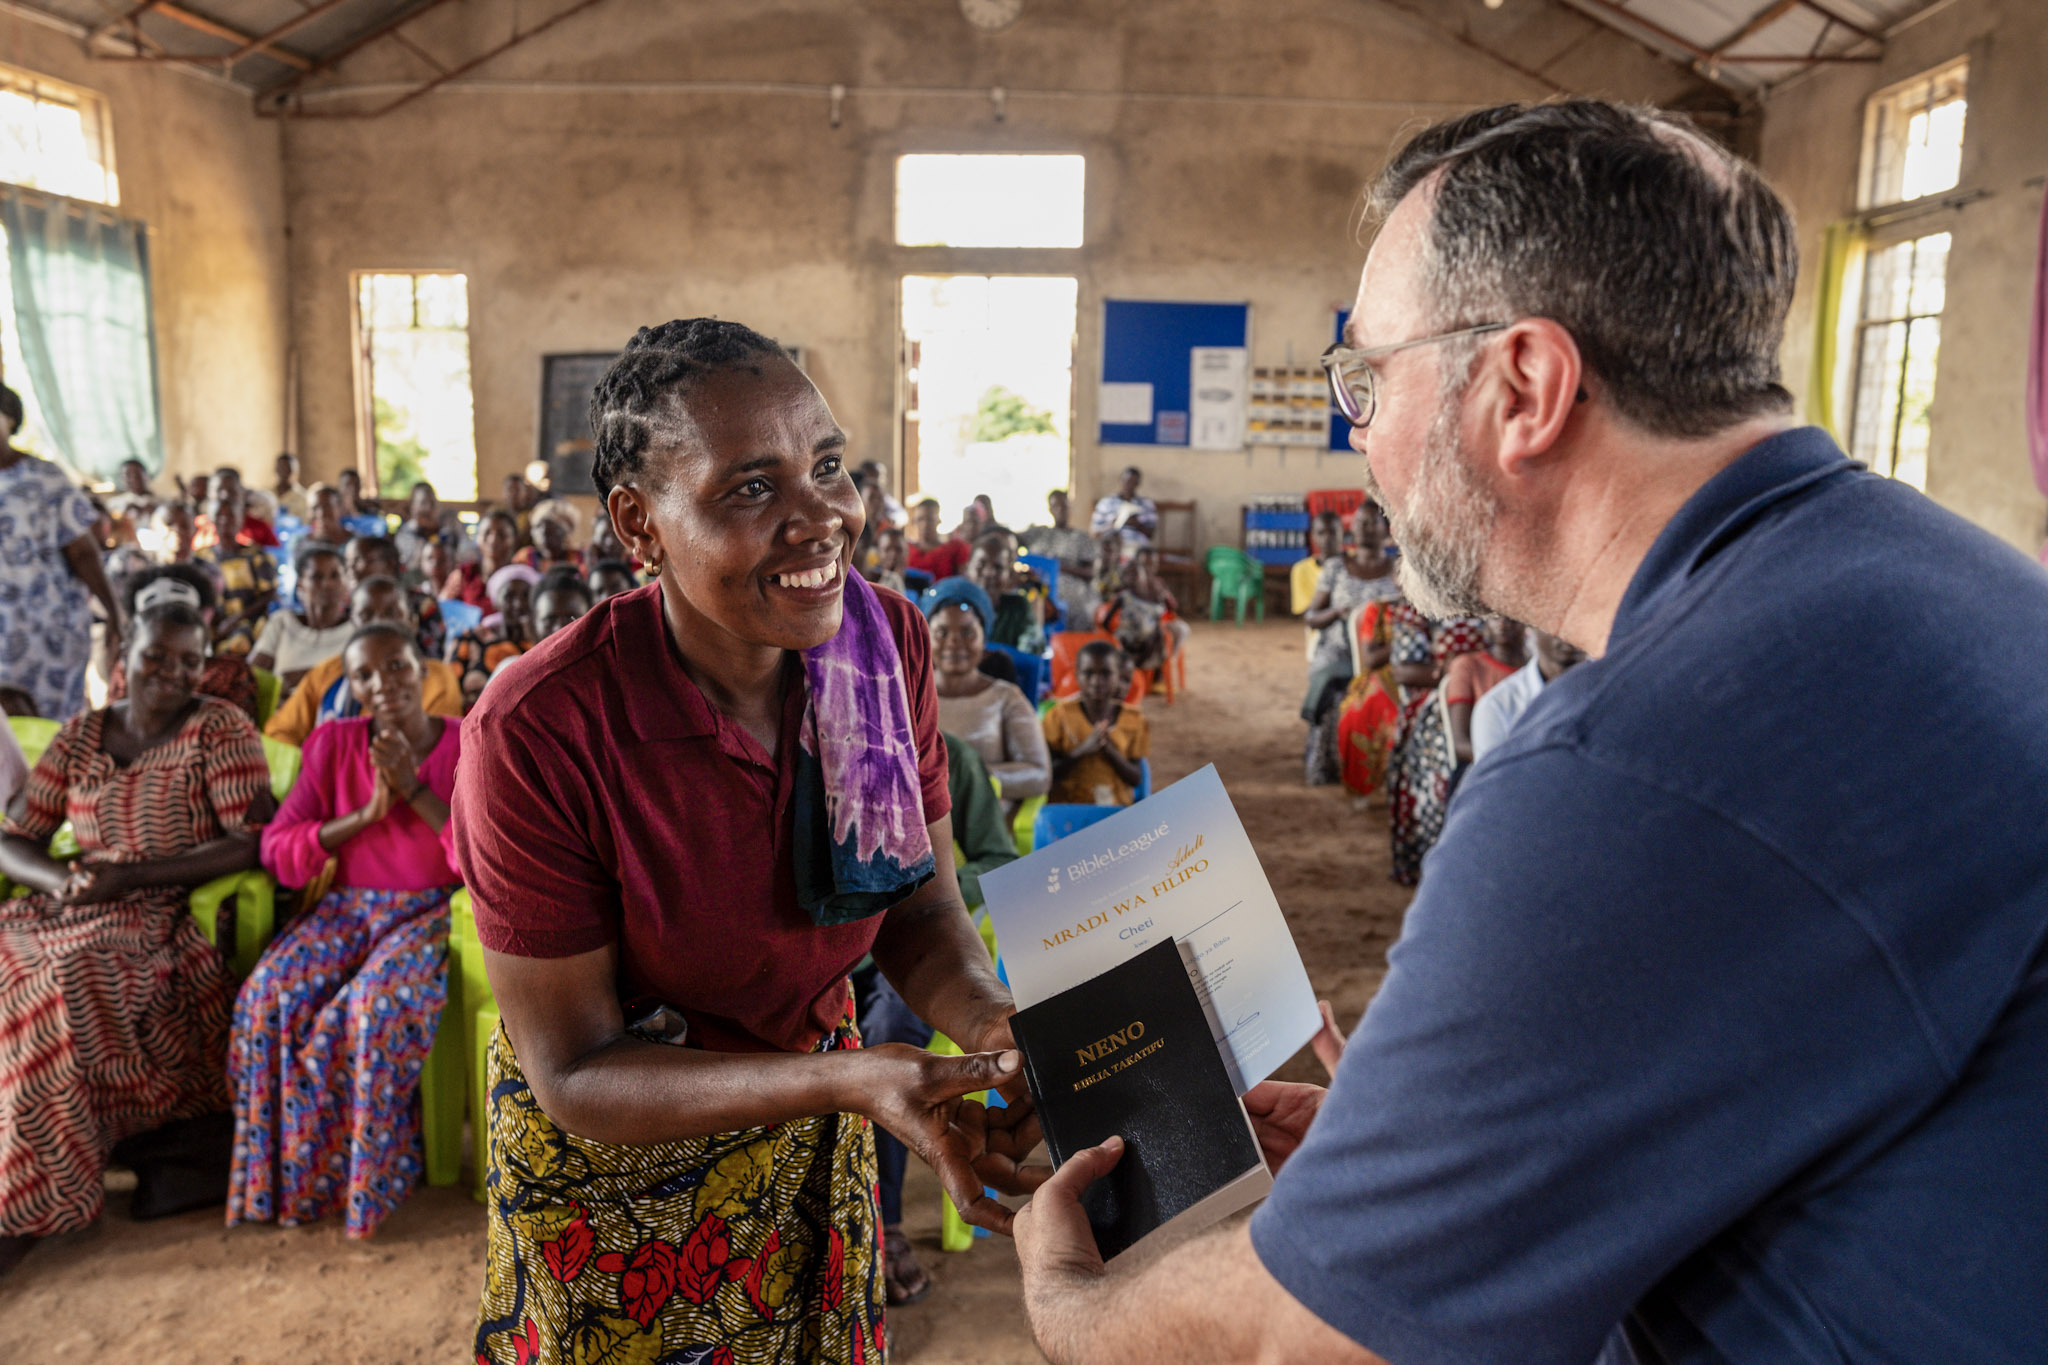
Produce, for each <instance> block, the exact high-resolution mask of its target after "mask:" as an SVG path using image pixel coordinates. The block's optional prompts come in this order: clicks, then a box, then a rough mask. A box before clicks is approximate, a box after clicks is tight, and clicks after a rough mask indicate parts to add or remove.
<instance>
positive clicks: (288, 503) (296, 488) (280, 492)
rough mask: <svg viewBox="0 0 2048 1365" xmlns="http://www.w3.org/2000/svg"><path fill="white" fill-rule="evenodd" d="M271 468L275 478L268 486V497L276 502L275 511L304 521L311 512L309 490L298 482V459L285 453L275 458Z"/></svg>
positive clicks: (288, 452) (287, 452)
mask: <svg viewBox="0 0 2048 1365" xmlns="http://www.w3.org/2000/svg"><path fill="white" fill-rule="evenodd" d="M272 468H273V469H274V470H275V471H276V475H277V477H276V479H275V481H274V482H272V484H271V486H270V496H271V498H272V499H273V500H275V501H276V503H277V510H278V511H280V512H282V513H284V514H285V515H286V516H291V517H297V518H298V519H299V520H300V521H306V520H307V519H308V518H307V515H306V514H307V513H308V512H309V511H310V510H312V509H311V506H310V504H309V503H308V501H307V497H308V494H309V492H310V490H309V489H307V487H306V486H305V485H304V484H302V483H300V482H299V457H298V456H296V455H294V454H292V453H291V452H290V451H285V452H283V453H281V454H280V455H279V456H278V457H277V462H276V464H275V465H273V466H272Z"/></svg>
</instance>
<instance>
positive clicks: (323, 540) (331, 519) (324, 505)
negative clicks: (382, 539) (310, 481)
mask: <svg viewBox="0 0 2048 1365" xmlns="http://www.w3.org/2000/svg"><path fill="white" fill-rule="evenodd" d="M348 537H349V532H348V528H347V527H346V526H344V525H342V523H341V493H340V491H339V490H337V489H336V488H335V486H334V485H333V484H331V483H316V484H314V485H313V486H312V487H311V488H309V489H307V490H306V529H305V530H304V531H303V532H302V533H301V534H300V536H299V539H298V541H297V542H296V543H295V544H294V545H293V546H292V549H293V550H294V551H296V550H297V549H298V548H299V546H301V545H332V546H333V547H334V548H335V549H337V550H340V549H342V548H343V547H345V546H346V545H347V544H348Z"/></svg>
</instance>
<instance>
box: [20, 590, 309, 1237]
mask: <svg viewBox="0 0 2048 1365" xmlns="http://www.w3.org/2000/svg"><path fill="white" fill-rule="evenodd" d="M131 634H132V638H131V639H130V641H129V644H128V657H127V666H128V676H129V677H130V679H131V680H132V681H133V684H134V696H133V697H131V698H130V699H128V700H126V701H118V702H114V703H113V704H111V705H109V706H107V707H105V708H103V709H101V710H97V711H85V712H81V713H80V714H78V715H76V716H74V717H72V718H71V719H70V720H69V721H67V722H65V724H64V726H63V728H62V729H60V730H59V731H58V732H57V736H56V738H55V739H54V740H52V741H51V743H50V747H49V749H48V750H47V751H45V752H44V754H43V757H42V760H41V761H40V762H39V763H37V764H36V766H35V769H34V771H33V772H32V773H31V774H30V775H29V779H28V784H27V786H26V787H25V788H24V789H23V792H22V794H21V797H20V799H19V801H18V802H17V804H16V807H15V810H14V813H13V814H11V815H10V816H9V817H8V819H7V820H6V823H5V824H4V826H0V873H4V874H5V875H6V876H7V877H9V878H11V879H12V880H14V881H16V882H18V883H20V884H22V885H23V886H25V887H26V888H28V889H27V891H26V892H25V893H24V894H22V895H20V896H18V897H16V898H15V899H13V900H10V901H8V902H6V903H5V904H0V1019H4V1020H6V1021H7V1026H6V1027H5V1028H0V1135H4V1147H5V1151H6V1159H5V1160H4V1161H0V1268H4V1267H5V1266H6V1265H8V1264H11V1263H12V1262H13V1261H14V1260H17V1259H18V1258H19V1257H20V1256H21V1255H22V1254H23V1253H24V1252H25V1251H26V1250H27V1247H28V1244H29V1242H30V1241H32V1240H33V1239H35V1238H39V1237H48V1236H52V1235H54V1234H57V1233H64V1232H76V1231H78V1230H79V1229H81V1228H84V1227H86V1226H87V1225H89V1224H90V1223H91V1222H92V1221H93V1220H94V1219H95V1218H97V1217H98V1216H99V1212H100V1207H101V1200H102V1197H103V1196H102V1193H101V1184H100V1180H101V1177H102V1175H103V1174H104V1173H105V1167H106V1164H107V1158H108V1155H109V1153H110V1152H111V1150H112V1149H113V1147H114V1145H115V1144H116V1143H118V1142H120V1141H121V1140H122V1139H124V1138H130V1137H134V1136H136V1135H139V1134H142V1133H145V1132H148V1131H150V1130H155V1129H161V1128H162V1127H163V1126H164V1125H166V1124H170V1123H172V1122H173V1121H175V1120H187V1119H198V1118H199V1117H200V1116H203V1115H212V1114H217V1113H219V1112H221V1111H223V1110H224V1109H225V1108H226V1107H227V1102H228V1094H227V1087H226V1084H225V1078H224V1077H223V1075H222V1071H221V1057H222V1056H223V1055H224V1050H225V1048H226V1046H227V1023H228V1012H229V1007H230V1004H231V1002H232V1000H233V998H234V988H233V986H232V984H231V983H230V982H229V980H228V975H227V969H226V967H225V966H224V965H223V963H222V960H221V955H220V953H219V952H218V951H216V950H215V949H214V947H213V945H212V944H210V943H208V942H207V941H206V939H205V937H204V936H203V935H202V934H201V933H200V931H199V925H198V922H197V921H195V920H194V919H193V918H192V915H191V912H190V910H189V909H188V908H187V905H186V895H187V892H188V890H189V889H190V888H191V887H194V886H197V885H199V884H200V883H202V882H206V881H210V880H212V879H213V878H215V877H220V876H225V875H227V874H228V873H231V872H240V871H242V870H244V869H246V868H249V867H253V866H254V865H255V862H256V851H257V830H256V827H257V826H258V825H260V824H262V823H263V822H264V821H265V820H267V819H268V818H269V817H270V814H271V811H272V809H273V803H272V801H271V796H270V770H269V768H268V767H267V766H266V765H265V763H264V759H263V744H262V742H261V741H260V740H259V739H258V738H257V736H256V727H255V726H253V725H251V724H250V723H249V719H248V717H246V716H244V715H242V714H241V713H240V712H238V711H237V710H235V708H234V707H232V706H229V705H228V704H227V703H226V702H222V701H216V700H214V699H213V698H210V697H204V696H200V695H198V694H197V693H196V692H195V691H194V690H193V689H194V688H195V686H196V685H197V684H198V681H199V675H200V672H201V670H202V669H203V668H204V667H205V664H206V652H207V645H208V640H207V629H206V623H205V621H204V620H202V619H201V618H200V615H199V613H198V612H197V611H195V610H193V609H192V608H191V607H190V606H187V605H185V604H183V603H177V602H173V603H165V604H162V605H158V606H153V607H149V608H146V609H145V610H144V611H143V612H142V614H141V616H140V618H139V619H138V620H137V621H136V623H135V627H134V629H133V631H132V632H131ZM66 820H69V821H70V822H71V827H72V830H73V832H74V834H75V835H76V836H77V839H78V845H79V849H80V852H79V854H78V855H77V856H76V857H75V858H73V859H71V860H70V861H69V862H58V861H57V860H56V859H54V858H52V857H51V856H50V855H49V851H48V849H49V843H50V839H51V837H52V836H53V835H55V834H56V832H57V829H58V827H59V826H60V825H62V824H63V823H64V822H65V821H66ZM220 1155H221V1157H222V1158H223V1163H222V1169H225V1156H226V1151H225V1148H224V1147H223V1148H222V1150H221V1153H220ZM124 1164H126V1163H125V1160H124ZM136 1174H137V1177H138V1181H139V1184H138V1187H137V1189H136V1192H135V1196H134V1201H133V1204H132V1206H131V1207H132V1209H133V1211H134V1212H135V1214H136V1216H138V1217H148V1216H154V1215H156V1214H161V1213H172V1212H180V1211H182V1210H183V1208H186V1207H197V1206H198V1205H199V1204H203V1203H206V1202H217V1201H218V1199H219V1197H220V1190H219V1187H218V1183H217V1180H216V1181H215V1182H212V1183H213V1188H211V1189H210V1190H209V1189H204V1188H202V1189H200V1190H199V1191H198V1192H197V1194H196V1202H194V1199H195V1194H194V1192H193V1191H192V1190H190V1189H184V1188H172V1187H168V1186H166V1185H161V1184H159V1183H158V1175H159V1172H158V1171H156V1170H155V1169H153V1168H152V1166H151V1165H150V1163H149V1162H147V1161H143V1160H140V1158H138V1164H137V1171H136ZM201 1183H202V1186H203V1185H204V1184H206V1183H207V1182H201Z"/></svg>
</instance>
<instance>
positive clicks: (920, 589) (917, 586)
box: [903, 569, 932, 602]
mask: <svg viewBox="0 0 2048 1365" xmlns="http://www.w3.org/2000/svg"><path fill="white" fill-rule="evenodd" d="M931 585H932V576H931V575H930V574H928V573H926V572H925V571H924V570H923V569H905V570H904V571H903V586H904V589H905V590H906V592H907V594H908V596H909V598H910V600H911V601H913V602H915V601H916V600H917V599H918V598H920V597H922V596H924V592H925V589H927V588H929V587H931Z"/></svg>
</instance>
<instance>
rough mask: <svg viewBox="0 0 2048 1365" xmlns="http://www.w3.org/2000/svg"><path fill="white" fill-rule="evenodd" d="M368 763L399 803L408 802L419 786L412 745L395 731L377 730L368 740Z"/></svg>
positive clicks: (417, 769) (418, 775)
mask: <svg viewBox="0 0 2048 1365" xmlns="http://www.w3.org/2000/svg"><path fill="white" fill-rule="evenodd" d="M370 762H371V763H372V764H373V765H374V766H375V767H376V769H377V776H378V779H379V780H380V781H381V782H382V783H383V784H384V785H385V786H387V787H389V788H390V789H391V794H392V795H394V796H396V797H397V798H398V800H400V801H410V800H411V799H412V794H413V792H414V790H415V789H417V788H418V786H419V781H420V769H419V765H418V764H417V763H415V762H413V760H412V745H411V744H409V743H407V742H406V738H405V736H404V735H402V734H400V733H399V732H398V731H396V730H379V731H378V732H377V734H376V735H375V737H373V738H372V739H371V740H370Z"/></svg>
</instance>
